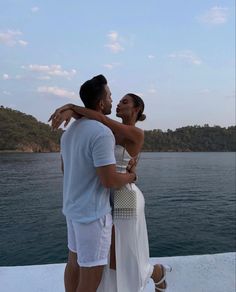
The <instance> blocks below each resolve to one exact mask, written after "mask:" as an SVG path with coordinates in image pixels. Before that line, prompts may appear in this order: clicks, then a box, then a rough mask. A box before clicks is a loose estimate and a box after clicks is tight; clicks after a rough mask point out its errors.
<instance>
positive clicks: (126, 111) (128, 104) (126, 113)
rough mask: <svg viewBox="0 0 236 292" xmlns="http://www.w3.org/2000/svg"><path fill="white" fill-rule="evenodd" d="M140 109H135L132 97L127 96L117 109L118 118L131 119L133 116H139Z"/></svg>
mask: <svg viewBox="0 0 236 292" xmlns="http://www.w3.org/2000/svg"><path fill="white" fill-rule="evenodd" d="M138 111H139V108H138V107H134V102H133V99H132V97H131V96H129V95H125V96H124V97H123V98H122V99H121V100H120V102H119V103H118V105H117V107H116V116H117V117H119V118H124V117H126V118H130V117H132V116H133V115H136V116H137V113H138Z"/></svg>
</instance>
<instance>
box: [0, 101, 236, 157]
mask: <svg viewBox="0 0 236 292" xmlns="http://www.w3.org/2000/svg"><path fill="white" fill-rule="evenodd" d="M62 132H63V131H62V130H58V131H53V132H52V131H51V128H50V127H49V125H46V124H44V123H41V122H38V121H37V120H36V119H35V118H34V117H32V116H30V115H27V114H24V113H22V112H19V111H16V110H12V109H10V108H4V107H3V106H2V107H0V150H2V151H3V150H12V151H25V152H56V151H59V142H60V137H61V134H62ZM143 150H144V151H236V127H235V126H232V127H228V128H222V127H219V126H214V127H210V126H208V125H204V126H203V127H201V126H187V127H182V128H179V129H176V130H175V131H172V130H167V131H166V132H163V131H161V130H150V131H145V142H144V146H143Z"/></svg>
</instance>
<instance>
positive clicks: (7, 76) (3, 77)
mask: <svg viewBox="0 0 236 292" xmlns="http://www.w3.org/2000/svg"><path fill="white" fill-rule="evenodd" d="M2 79H3V80H8V79H10V76H9V75H8V74H3V75H2Z"/></svg>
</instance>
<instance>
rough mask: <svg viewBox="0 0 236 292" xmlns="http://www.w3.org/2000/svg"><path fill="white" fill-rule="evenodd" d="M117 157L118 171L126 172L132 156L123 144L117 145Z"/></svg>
mask: <svg viewBox="0 0 236 292" xmlns="http://www.w3.org/2000/svg"><path fill="white" fill-rule="evenodd" d="M115 158H116V171H117V172H120V173H125V172H126V167H127V166H128V164H129V161H130V159H131V158H132V157H131V156H130V155H129V153H128V152H127V150H126V149H125V148H124V147H123V146H121V145H116V146H115Z"/></svg>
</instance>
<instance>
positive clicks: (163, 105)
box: [0, 0, 235, 131]
mask: <svg viewBox="0 0 236 292" xmlns="http://www.w3.org/2000/svg"><path fill="white" fill-rule="evenodd" d="M98 74H103V75H104V76H105V77H106V78H107V80H108V84H109V87H110V89H111V92H112V99H113V112H114V113H113V114H111V117H112V118H115V119H117V118H116V117H115V108H116V104H117V103H118V102H119V100H120V99H121V98H122V97H123V96H124V95H125V94H126V93H128V92H132V93H136V94H139V95H140V96H141V97H142V98H143V100H144V102H145V111H144V113H145V114H146V116H147V119H146V120H145V121H144V122H140V123H138V125H137V126H139V127H140V128H142V129H145V130H152V129H162V130H163V131H165V130H167V129H172V130H174V129H176V128H179V127H183V126H187V125H201V126H203V125H204V124H209V125H211V126H213V125H219V126H222V127H228V126H231V125H234V124H235V2H234V1H233V0H232V1H231V0H224V1H223V0H222V1H220V0H219V1H211V0H194V1H193V0H189V1H186V0H172V1H170V0H165V1H161V0H145V1H144V0H136V1H134V0H130V1H114V0H109V1H108V0H100V1H91V0H86V1H79V0H77V1H74V0H69V1H65V0H57V1H55V0H50V1H45V0H44V1H42V0H41V1H40V0H39V1H38V0H35V1H31V0H25V1H24V0H21V1H20V0H18V1H17V0H8V1H1V12H0V105H3V106H4V107H10V108H13V109H16V110H19V111H22V112H24V113H27V114H31V115H33V116H35V117H36V118H37V119H38V120H40V121H42V122H45V123H46V122H47V120H48V118H49V116H50V115H51V113H52V112H53V111H54V110H55V109H56V108H57V107H59V106H62V105H63V104H66V103H75V104H78V105H82V102H81V101H80V98H79V94H78V92H79V88H80V86H81V84H82V83H83V82H85V81H86V80H88V79H90V78H92V77H93V76H95V75H98Z"/></svg>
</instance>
